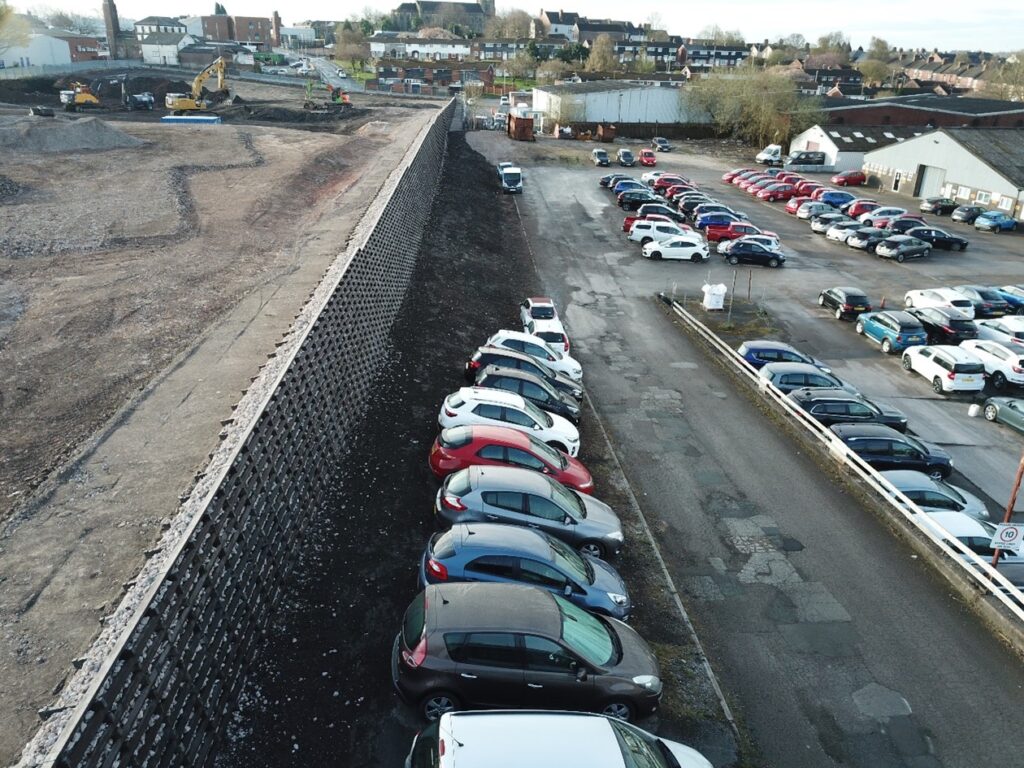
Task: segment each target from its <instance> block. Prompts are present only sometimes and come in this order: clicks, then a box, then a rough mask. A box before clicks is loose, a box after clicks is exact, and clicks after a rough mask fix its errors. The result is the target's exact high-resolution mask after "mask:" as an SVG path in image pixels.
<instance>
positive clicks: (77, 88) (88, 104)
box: [60, 82, 103, 112]
mask: <svg viewBox="0 0 1024 768" xmlns="http://www.w3.org/2000/svg"><path fill="white" fill-rule="evenodd" d="M60 103H61V104H63V105H64V111H65V112H77V111H78V110H80V109H103V105H102V104H100V100H99V99H98V98H96V94H94V93H93V92H92V88H90V87H89V86H88V85H86V84H85V83H79V82H74V83H71V89H70V90H67V91H61V92H60Z"/></svg>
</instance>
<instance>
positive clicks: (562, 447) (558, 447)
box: [548, 440, 569, 453]
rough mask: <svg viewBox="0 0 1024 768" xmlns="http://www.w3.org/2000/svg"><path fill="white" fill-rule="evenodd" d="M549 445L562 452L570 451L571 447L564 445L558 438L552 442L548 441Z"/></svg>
mask: <svg viewBox="0 0 1024 768" xmlns="http://www.w3.org/2000/svg"><path fill="white" fill-rule="evenodd" d="M548 445H550V446H551V447H552V448H554V449H555V450H556V451H561V452H562V453H569V449H568V448H566V447H565V446H564V445H562V444H561V443H559V442H558V441H557V440H556V441H555V442H552V443H548Z"/></svg>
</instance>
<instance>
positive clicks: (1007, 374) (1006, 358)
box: [961, 339, 1024, 392]
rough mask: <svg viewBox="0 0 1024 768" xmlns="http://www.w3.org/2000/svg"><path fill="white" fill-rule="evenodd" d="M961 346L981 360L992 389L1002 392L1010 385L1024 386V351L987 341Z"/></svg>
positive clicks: (976, 340)
mask: <svg viewBox="0 0 1024 768" xmlns="http://www.w3.org/2000/svg"><path fill="white" fill-rule="evenodd" d="M961 346H962V347H963V348H964V349H966V350H968V351H969V352H971V353H972V354H973V355H974V356H975V357H977V358H978V359H979V360H981V362H982V364H983V365H984V366H985V373H986V374H988V380H989V383H990V384H991V385H992V389H994V390H996V391H997V392H1001V391H1002V390H1004V389H1006V386H1007V385H1008V384H1012V385H1013V386H1015V387H1021V386H1024V349H1011V348H1010V347H1006V346H1003V345H1002V344H1000V343H999V342H996V341H989V340H987V339H971V340H969V341H965V342H963V343H962V345H961Z"/></svg>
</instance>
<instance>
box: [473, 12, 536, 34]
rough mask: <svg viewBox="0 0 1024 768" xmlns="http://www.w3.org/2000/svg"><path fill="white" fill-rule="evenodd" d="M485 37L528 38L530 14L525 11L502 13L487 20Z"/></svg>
mask: <svg viewBox="0 0 1024 768" xmlns="http://www.w3.org/2000/svg"><path fill="white" fill-rule="evenodd" d="M484 34H485V35H486V36H487V37H507V38H513V39H515V38H519V37H529V36H530V14H528V13H527V12H526V11H520V10H513V11H503V12H501V13H498V14H496V15H495V16H493V17H492V18H490V19H488V20H487V25H486V26H485V27H484Z"/></svg>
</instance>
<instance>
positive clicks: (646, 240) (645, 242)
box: [640, 237, 654, 246]
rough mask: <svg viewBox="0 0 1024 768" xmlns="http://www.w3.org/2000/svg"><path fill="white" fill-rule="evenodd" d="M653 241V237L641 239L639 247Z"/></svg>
mask: <svg viewBox="0 0 1024 768" xmlns="http://www.w3.org/2000/svg"><path fill="white" fill-rule="evenodd" d="M653 239H654V238H653V237H641V238H640V245H642V246H643V245H647V244H648V243H649V242H651V240H653Z"/></svg>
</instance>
